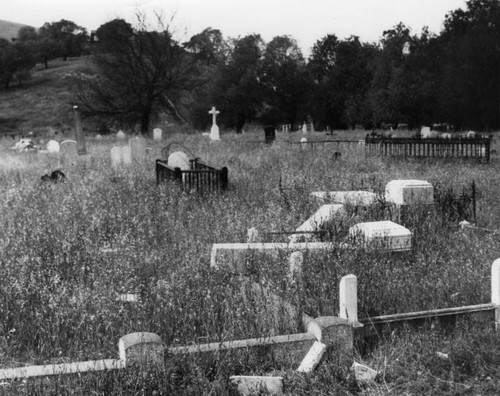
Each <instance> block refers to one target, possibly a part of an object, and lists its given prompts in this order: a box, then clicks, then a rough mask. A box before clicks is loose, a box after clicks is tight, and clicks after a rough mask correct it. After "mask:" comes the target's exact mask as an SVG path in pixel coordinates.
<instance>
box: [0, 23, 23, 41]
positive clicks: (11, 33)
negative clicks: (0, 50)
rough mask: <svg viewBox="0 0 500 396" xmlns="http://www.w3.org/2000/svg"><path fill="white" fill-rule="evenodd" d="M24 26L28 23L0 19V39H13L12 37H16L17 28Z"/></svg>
mask: <svg viewBox="0 0 500 396" xmlns="http://www.w3.org/2000/svg"><path fill="white" fill-rule="evenodd" d="M25 26H28V25H24V24H22V23H16V22H10V21H4V20H2V19H0V39H1V38H3V39H5V40H9V41H13V40H12V39H16V38H17V33H18V32H19V30H20V29H21V28H23V27H25Z"/></svg>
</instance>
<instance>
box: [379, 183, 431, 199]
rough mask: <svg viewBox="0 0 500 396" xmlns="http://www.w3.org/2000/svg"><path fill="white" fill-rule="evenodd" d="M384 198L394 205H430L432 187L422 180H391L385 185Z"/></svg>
mask: <svg viewBox="0 0 500 396" xmlns="http://www.w3.org/2000/svg"><path fill="white" fill-rule="evenodd" d="M385 200H386V201H387V202H390V203H393V204H396V205H417V204H427V205H431V204H433V203H434V187H433V186H432V184H430V183H429V182H427V181H423V180H391V181H390V182H389V183H387V184H386V186H385Z"/></svg>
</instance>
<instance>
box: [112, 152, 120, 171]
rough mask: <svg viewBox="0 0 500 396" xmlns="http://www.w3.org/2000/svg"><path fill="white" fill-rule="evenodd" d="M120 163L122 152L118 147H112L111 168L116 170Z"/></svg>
mask: <svg viewBox="0 0 500 396" xmlns="http://www.w3.org/2000/svg"><path fill="white" fill-rule="evenodd" d="M121 162H122V152H121V150H120V147H113V148H112V149H111V165H112V166H113V168H115V169H116V168H118V166H119V165H120V164H121Z"/></svg>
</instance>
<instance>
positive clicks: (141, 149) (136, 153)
mask: <svg viewBox="0 0 500 396" xmlns="http://www.w3.org/2000/svg"><path fill="white" fill-rule="evenodd" d="M128 144H129V146H130V152H131V155H132V161H134V162H144V161H145V160H146V139H144V138H143V137H140V136H136V137H134V138H132V139H129V141H128Z"/></svg>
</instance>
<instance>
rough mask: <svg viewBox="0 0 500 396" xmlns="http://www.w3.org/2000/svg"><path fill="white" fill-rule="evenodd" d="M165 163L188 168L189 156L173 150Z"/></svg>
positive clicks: (174, 166) (173, 166)
mask: <svg viewBox="0 0 500 396" xmlns="http://www.w3.org/2000/svg"><path fill="white" fill-rule="evenodd" d="M167 165H168V166H170V167H171V168H181V170H190V169H191V168H190V166H189V157H188V156H187V155H186V153H184V152H182V151H174V152H173V153H172V154H170V155H169V156H168V160H167Z"/></svg>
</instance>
